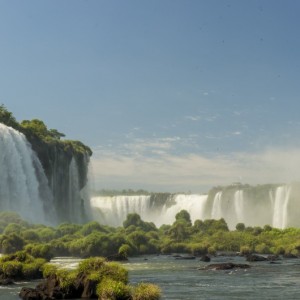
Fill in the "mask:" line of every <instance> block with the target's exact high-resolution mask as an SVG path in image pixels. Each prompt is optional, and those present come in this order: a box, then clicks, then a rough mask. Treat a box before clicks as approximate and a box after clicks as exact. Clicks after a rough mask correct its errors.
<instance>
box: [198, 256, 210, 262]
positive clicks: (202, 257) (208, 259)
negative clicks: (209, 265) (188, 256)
mask: <svg viewBox="0 0 300 300" xmlns="http://www.w3.org/2000/svg"><path fill="white" fill-rule="evenodd" d="M200 261H204V262H210V257H209V256H208V255H203V256H201V258H200Z"/></svg>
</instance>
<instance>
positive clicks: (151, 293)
mask: <svg viewBox="0 0 300 300" xmlns="http://www.w3.org/2000/svg"><path fill="white" fill-rule="evenodd" d="M132 296H133V300H158V299H160V297H161V290H160V288H159V287H158V286H157V285H155V284H152V283H140V284H138V285H137V286H136V287H135V288H134V289H133V295H132Z"/></svg>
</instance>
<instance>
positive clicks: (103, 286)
mask: <svg viewBox="0 0 300 300" xmlns="http://www.w3.org/2000/svg"><path fill="white" fill-rule="evenodd" d="M97 295H98V296H99V299H103V300H104V299H107V300H126V299H131V295H130V288H129V287H128V286H127V285H125V284H124V283H123V282H121V281H116V280H113V279H110V278H105V279H103V280H102V281H101V282H100V283H99V284H98V285H97Z"/></svg>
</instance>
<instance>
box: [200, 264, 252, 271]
mask: <svg viewBox="0 0 300 300" xmlns="http://www.w3.org/2000/svg"><path fill="white" fill-rule="evenodd" d="M248 268H250V265H248V264H234V263H218V264H210V265H207V266H205V267H204V268H200V269H199V270H231V269H248Z"/></svg>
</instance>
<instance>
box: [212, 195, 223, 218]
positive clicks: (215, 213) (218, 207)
mask: <svg viewBox="0 0 300 300" xmlns="http://www.w3.org/2000/svg"><path fill="white" fill-rule="evenodd" d="M222 217H223V215H222V192H217V193H216V195H215V198H214V202H213V206H212V210H211V218H212V219H216V220H218V219H221V218H222Z"/></svg>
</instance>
